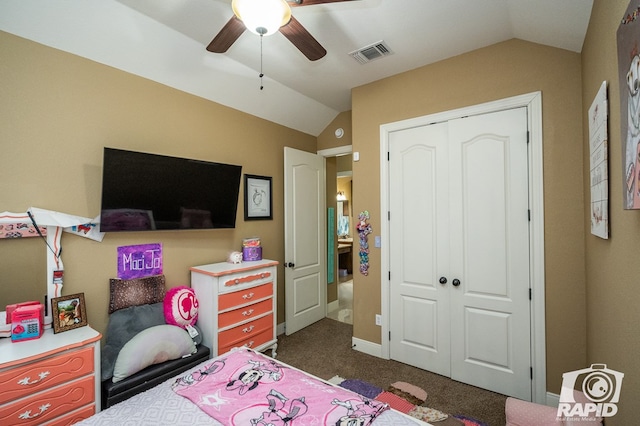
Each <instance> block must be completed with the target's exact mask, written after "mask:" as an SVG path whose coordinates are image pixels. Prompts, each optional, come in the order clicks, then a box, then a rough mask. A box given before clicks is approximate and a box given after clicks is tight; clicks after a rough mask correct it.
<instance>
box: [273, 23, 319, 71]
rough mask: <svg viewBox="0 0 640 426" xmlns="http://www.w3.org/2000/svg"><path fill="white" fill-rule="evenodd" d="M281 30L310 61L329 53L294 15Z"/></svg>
mask: <svg viewBox="0 0 640 426" xmlns="http://www.w3.org/2000/svg"><path fill="white" fill-rule="evenodd" d="M280 32H281V33H282V34H283V35H284V36H285V37H286V38H287V39H289V41H290V42H291V43H293V45H294V46H295V47H297V48H298V50H300V51H301V52H302V54H303V55H304V56H306V57H307V58H308V59H309V60H310V61H317V60H318V59H320V58H322V57H323V56H324V55H326V54H327V51H326V50H325V48H324V47H322V45H321V44H320V43H318V40H316V39H315V38H313V36H312V35H311V34H310V33H309V31H307V30H306V28H305V27H303V26H302V24H301V23H300V22H299V21H298V20H297V19H296V18H294V17H293V16H292V17H291V20H290V21H289V23H288V24H287V25H284V26H282V27H280Z"/></svg>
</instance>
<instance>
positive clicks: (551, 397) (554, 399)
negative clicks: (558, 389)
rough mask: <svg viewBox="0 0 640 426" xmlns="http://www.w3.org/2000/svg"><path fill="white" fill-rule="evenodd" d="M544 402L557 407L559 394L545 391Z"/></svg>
mask: <svg viewBox="0 0 640 426" xmlns="http://www.w3.org/2000/svg"><path fill="white" fill-rule="evenodd" d="M545 404H546V405H548V406H549V407H555V408H557V407H558V406H559V405H560V395H558V394H557V393H551V392H547V401H546V402H545Z"/></svg>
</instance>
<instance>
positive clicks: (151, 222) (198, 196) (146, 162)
mask: <svg viewBox="0 0 640 426" xmlns="http://www.w3.org/2000/svg"><path fill="white" fill-rule="evenodd" d="M241 174H242V166H236V165H231V164H221V163H214V162H209V161H199V160H191V159H187V158H178V157H169V156H165V155H157V154H147V153H143V152H134V151H126V150H122V149H115V148H106V147H105V148H104V157H103V169H102V207H101V209H100V230H101V231H102V232H116V231H154V230H171V229H213V228H234V227H235V224H236V213H237V209H238V194H239V191H240V178H241Z"/></svg>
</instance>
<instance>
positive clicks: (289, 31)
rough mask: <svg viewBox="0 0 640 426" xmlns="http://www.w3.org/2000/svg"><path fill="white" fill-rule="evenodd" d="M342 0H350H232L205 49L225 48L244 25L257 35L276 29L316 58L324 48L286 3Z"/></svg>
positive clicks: (217, 49)
mask: <svg viewBox="0 0 640 426" xmlns="http://www.w3.org/2000/svg"><path fill="white" fill-rule="evenodd" d="M343 1H353V0H287V1H285V0H269V1H266V0H232V2H231V7H232V8H233V13H234V16H232V17H231V19H229V21H228V22H227V23H226V24H225V26H224V27H222V29H221V30H220V32H219V33H218V34H217V35H216V36H215V38H214V39H213V40H212V41H211V43H209V45H208V46H207V50H208V51H209V52H214V53H224V52H226V51H227V50H228V49H229V48H230V47H231V45H232V44H233V43H234V42H235V41H236V40H237V39H238V37H240V36H241V35H242V33H243V32H244V30H246V29H249V31H251V32H253V33H255V34H258V35H260V36H263V35H270V34H273V33H275V32H277V31H279V32H280V33H282V34H283V35H284V36H285V37H286V38H287V39H288V40H289V41H290V42H291V43H293V45H294V46H295V47H297V48H298V50H300V52H302V54H303V55H304V56H306V57H307V58H308V59H309V60H310V61H317V60H318V59H320V58H322V57H323V56H324V55H326V54H327V51H326V50H325V48H324V47H322V45H321V44H320V43H318V41H317V40H316V39H315V38H314V37H313V36H312V35H311V34H310V33H309V32H308V31H307V30H306V29H305V28H304V27H303V26H302V24H301V23H300V22H299V21H298V20H297V19H296V18H294V17H293V16H292V15H291V9H290V7H296V6H312V5H315V4H322V3H337V2H343ZM254 15H255V16H254ZM269 18H271V23H269Z"/></svg>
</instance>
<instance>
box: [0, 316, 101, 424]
mask: <svg viewBox="0 0 640 426" xmlns="http://www.w3.org/2000/svg"><path fill="white" fill-rule="evenodd" d="M100 337H101V335H100V333H98V332H97V331H95V330H93V329H92V328H91V327H81V328H77V329H74V330H69V331H66V332H64V333H59V334H53V331H52V330H50V329H49V330H46V331H45V332H44V334H43V335H42V337H41V338H39V339H36V340H29V341H25V342H17V343H11V341H10V339H9V338H4V339H0V384H1V385H2V392H0V424H1V425H40V424H47V425H49V424H51V425H53V424H55V425H69V424H73V423H75V422H78V421H80V420H82V419H85V418H87V417H90V416H91V415H93V414H95V413H97V412H99V411H100V380H99V366H100Z"/></svg>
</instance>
